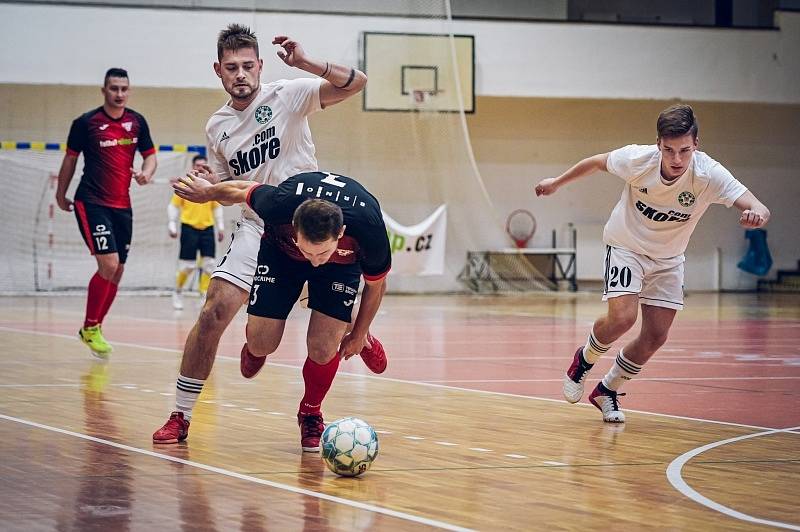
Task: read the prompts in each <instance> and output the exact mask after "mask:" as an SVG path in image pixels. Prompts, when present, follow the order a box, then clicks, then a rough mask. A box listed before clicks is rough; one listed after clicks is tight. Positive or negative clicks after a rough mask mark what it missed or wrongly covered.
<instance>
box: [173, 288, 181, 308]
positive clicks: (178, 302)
mask: <svg viewBox="0 0 800 532" xmlns="http://www.w3.org/2000/svg"><path fill="white" fill-rule="evenodd" d="M172 308H174V309H175V310H183V296H181V295H180V294H179V293H178V292H172Z"/></svg>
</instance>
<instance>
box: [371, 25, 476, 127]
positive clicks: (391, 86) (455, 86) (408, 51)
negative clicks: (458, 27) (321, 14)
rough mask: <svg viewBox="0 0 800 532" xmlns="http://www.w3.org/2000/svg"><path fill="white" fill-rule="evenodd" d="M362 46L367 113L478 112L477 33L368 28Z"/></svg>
mask: <svg viewBox="0 0 800 532" xmlns="http://www.w3.org/2000/svg"><path fill="white" fill-rule="evenodd" d="M362 50H363V61H364V71H365V72H366V74H367V77H368V78H369V82H368V83H367V87H366V89H365V90H364V110H365V111H421V110H425V111H439V112H459V111H460V110H461V109H463V110H464V112H466V113H473V112H475V38H474V37H473V36H472V35H453V36H452V37H451V36H450V35H448V34H413V33H382V32H365V33H364V34H363V46H362ZM454 55H455V61H454V60H453V57H454ZM421 94H424V98H421V97H420V95H421ZM459 96H460V98H459Z"/></svg>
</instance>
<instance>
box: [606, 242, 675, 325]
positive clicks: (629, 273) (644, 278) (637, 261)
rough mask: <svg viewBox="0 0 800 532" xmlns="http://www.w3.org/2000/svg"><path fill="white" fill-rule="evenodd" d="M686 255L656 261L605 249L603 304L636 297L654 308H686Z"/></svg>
mask: <svg viewBox="0 0 800 532" xmlns="http://www.w3.org/2000/svg"><path fill="white" fill-rule="evenodd" d="M684 261H685V258H684V256H683V255H678V256H677V257H672V258H669V259H653V258H650V257H647V256H645V255H640V254H638V253H634V252H633V251H630V250H627V249H624V248H615V247H611V246H606V257H605V265H604V268H603V271H604V275H603V276H604V283H603V301H607V300H608V299H609V298H612V297H619V296H625V295H630V294H637V295H638V296H639V301H640V302H641V303H643V304H645V305H652V306H654V307H666V308H671V309H675V310H681V309H682V308H683V263H684Z"/></svg>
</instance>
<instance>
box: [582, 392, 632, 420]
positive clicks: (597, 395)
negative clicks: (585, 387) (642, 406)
mask: <svg viewBox="0 0 800 532" xmlns="http://www.w3.org/2000/svg"><path fill="white" fill-rule="evenodd" d="M623 395H625V394H624V393H617V392H615V391H612V390H609V389H608V388H606V387H605V386H603V383H602V382H598V383H597V386H596V387H595V389H594V391H592V393H591V394H589V402H590V403H592V404H593V405H594V406H596V407H597V408H598V409H600V411H601V412H602V413H603V421H605V422H606V423H625V412H623V411H622V410H620V408H619V401H618V400H617V397H621V396H623Z"/></svg>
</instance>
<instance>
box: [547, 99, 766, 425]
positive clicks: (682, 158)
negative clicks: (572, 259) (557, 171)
mask: <svg viewBox="0 0 800 532" xmlns="http://www.w3.org/2000/svg"><path fill="white" fill-rule="evenodd" d="M657 130H658V138H657V144H655V145H650V146H641V145H630V146H625V147H623V148H620V149H617V150H614V151H612V152H610V153H603V154H599V155H595V156H593V157H589V158H587V159H584V160H582V161H581V162H579V163H578V164H576V165H575V166H573V167H572V168H570V169H569V170H567V171H566V172H564V173H563V174H562V175H560V176H559V177H556V178H548V179H544V180H542V181H541V182H540V183H539V184H538V185H537V186H536V195H537V196H542V195H544V196H547V195H550V194H553V193H554V192H555V191H556V190H558V189H559V188H560V187H561V186H563V185H565V184H566V183H569V182H570V181H573V180H575V179H577V178H580V177H583V176H586V175H588V174H590V173H592V172H595V171H598V170H603V171H608V172H610V173H612V174H614V175H616V176H618V177H620V178H622V179H623V180H624V181H625V188H624V189H623V192H622V197H621V198H620V200H619V202H618V203H617V205H616V207H614V211H613V212H612V213H611V217H610V218H609V220H608V223H607V224H606V226H605V230H604V232H603V241H604V242H605V244H606V253H605V257H604V267H605V273H604V278H605V284H604V290H603V300H604V301H607V302H608V313H607V314H606V315H605V316H603V317H601V318H599V319H598V320H597V321H595V323H594V326H593V327H592V330H591V332H590V333H589V337H588V339H587V341H586V345H584V346H581V347H579V348H578V350H577V351H576V352H575V355H574V357H573V360H572V364H571V365H570V367H569V369H568V370H567V373H566V375H565V377H564V388H563V391H564V397H565V398H566V399H567V401H569V402H570V403H575V402H577V401H579V400H580V398H581V396H582V395H583V391H584V389H583V388H584V381H585V379H586V375H587V374H588V373H589V370H590V369H591V368H592V366H593V365H594V363H595V362H597V360H599V359H600V357H601V356H602V355H603V354H605V353H606V352H607V351H608V350H609V349H610V348H611V344H612V343H613V342H614V341H616V340H617V339H618V338H619V337H620V336H622V335H623V334H624V333H625V332H627V331H628V329H630V328H631V327H632V326H633V324H634V323H635V322H636V318H637V315H638V307H639V305H640V304H641V307H642V328H641V331H640V332H639V336H638V337H637V338H636V339H635V340H633V341H632V342H630V343H629V344H628V345H626V346H625V347H624V348H623V349H620V351H619V354H618V355H617V358H616V360H615V363H614V366H612V368H611V369H610V370H609V372H608V373H607V374H606V375H605V377H603V380H602V382H600V383H598V384H597V386H596V387H595V389H594V391H592V393H591V394H590V395H589V401H590V402H591V403H592V404H593V405H595V406H596V407H597V408H599V409H600V410H601V412H602V413H603V420H605V421H608V422H616V423H622V422H624V421H625V414H624V413H623V412H622V411H621V410H620V408H619V402H618V400H617V392H618V390H619V388H620V387H621V386H622V384H623V383H625V382H626V381H628V380H631V379H632V378H634V377H635V376H636V375H637V374H638V373H639V372H640V371H641V369H642V366H643V365H644V364H645V362H647V361H648V360H649V359H650V357H651V356H652V355H653V354H654V353H655V352H656V351H657V350H658V349H659V348H660V347H661V346H662V345H663V344H664V342H665V341H666V340H667V334H668V333H669V329H670V327H671V326H672V321H673V320H674V318H675V314H676V312H677V311H678V310H680V309H681V308H683V263H684V256H683V253H684V251H685V250H686V246H687V244H688V243H689V238H690V237H691V235H692V232H693V231H694V228H695V226H696V225H697V222H698V220H699V219H700V217H701V216H702V215H703V213H704V212H705V211H706V209H708V207H709V206H710V205H712V204H714V203H719V204H722V205H725V206H726V207H730V206H735V207H736V208H737V209H739V210H740V211H741V216H740V218H739V223H740V224H741V225H742V226H744V227H748V228H754V227H761V226H763V225H764V224H766V223H767V220H768V219H769V216H770V213H769V210H768V209H767V208H766V207H765V206H764V204H762V203H761V202H760V201H759V200H758V199H757V198H756V197H755V196H754V195H753V194H752V193H751V192H749V191H748V190H747V188H746V187H745V186H744V185H742V184H741V183H740V182H739V181H737V180H736V179H735V178H734V177H733V176H732V175H731V173H730V172H729V171H728V170H727V169H726V168H725V167H724V166H722V165H721V164H720V163H718V162H717V161H715V160H714V159H712V158H711V157H709V156H708V155H706V154H705V153H703V152H700V151H697V146H698V141H697V131H698V126H697V121H696V119H695V116H694V112H693V111H692V108H691V107H689V106H688V105H675V106H672V107H670V108H669V109H666V110H665V111H663V112H662V113H661V114H660V115H659V117H658V122H657Z"/></svg>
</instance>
